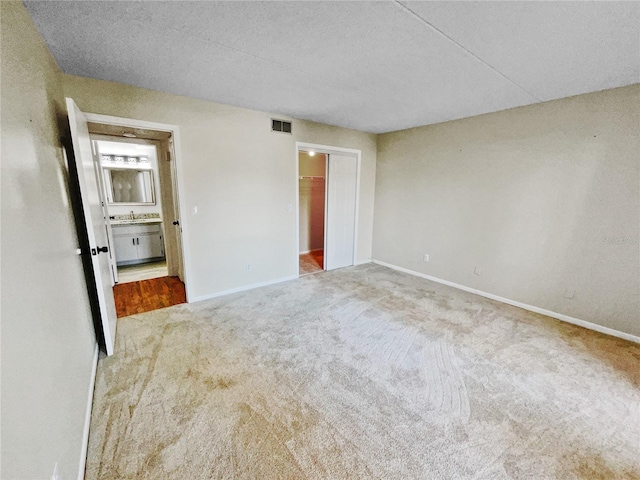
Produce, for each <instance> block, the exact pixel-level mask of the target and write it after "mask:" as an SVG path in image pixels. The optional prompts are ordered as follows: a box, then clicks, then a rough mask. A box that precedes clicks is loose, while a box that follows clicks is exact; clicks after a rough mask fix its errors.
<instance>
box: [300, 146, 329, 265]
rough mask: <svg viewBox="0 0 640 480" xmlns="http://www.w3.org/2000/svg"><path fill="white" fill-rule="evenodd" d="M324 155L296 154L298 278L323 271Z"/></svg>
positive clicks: (306, 152)
mask: <svg viewBox="0 0 640 480" xmlns="http://www.w3.org/2000/svg"><path fill="white" fill-rule="evenodd" d="M326 170H327V155H326V154H324V153H316V152H314V151H313V150H301V151H299V152H298V174H299V176H298V230H299V237H298V238H299V244H298V255H299V274H300V275H308V274H311V273H317V272H321V271H323V270H324V222H325V203H326V202H325V191H326V184H325V180H326V178H325V173H326Z"/></svg>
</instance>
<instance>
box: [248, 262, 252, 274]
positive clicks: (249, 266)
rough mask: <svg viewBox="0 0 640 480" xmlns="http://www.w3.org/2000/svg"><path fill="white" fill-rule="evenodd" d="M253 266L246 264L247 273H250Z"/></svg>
mask: <svg viewBox="0 0 640 480" xmlns="http://www.w3.org/2000/svg"><path fill="white" fill-rule="evenodd" d="M252 268H253V266H252V265H251V264H250V263H247V272H250V271H251V269H252Z"/></svg>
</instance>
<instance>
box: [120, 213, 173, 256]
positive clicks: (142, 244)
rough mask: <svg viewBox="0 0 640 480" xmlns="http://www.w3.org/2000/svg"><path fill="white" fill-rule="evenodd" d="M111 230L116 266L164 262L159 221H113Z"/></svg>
mask: <svg viewBox="0 0 640 480" xmlns="http://www.w3.org/2000/svg"><path fill="white" fill-rule="evenodd" d="M112 229H113V230H112V231H113V242H114V247H115V248H114V251H115V254H116V264H117V265H118V266H122V265H133V264H136V263H147V262H153V261H159V260H164V258H165V252H164V241H163V238H162V222H161V221H159V220H155V221H153V220H147V219H141V220H137V221H136V220H130V221H126V220H125V221H113V222H112Z"/></svg>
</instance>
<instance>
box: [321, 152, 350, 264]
mask: <svg viewBox="0 0 640 480" xmlns="http://www.w3.org/2000/svg"><path fill="white" fill-rule="evenodd" d="M357 169H358V160H357V157H355V156H350V155H339V154H333V153H332V154H330V155H329V161H328V164H327V209H326V230H325V231H326V237H325V242H326V245H325V252H324V255H325V256H324V258H325V270H333V269H336V268H341V267H347V266H350V265H353V264H354V258H353V257H354V240H355V232H356V182H357Z"/></svg>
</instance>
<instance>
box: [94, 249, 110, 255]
mask: <svg viewBox="0 0 640 480" xmlns="http://www.w3.org/2000/svg"><path fill="white" fill-rule="evenodd" d="M108 251H109V247H97V248H92V249H91V255H98V254H100V253H107V252H108Z"/></svg>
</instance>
